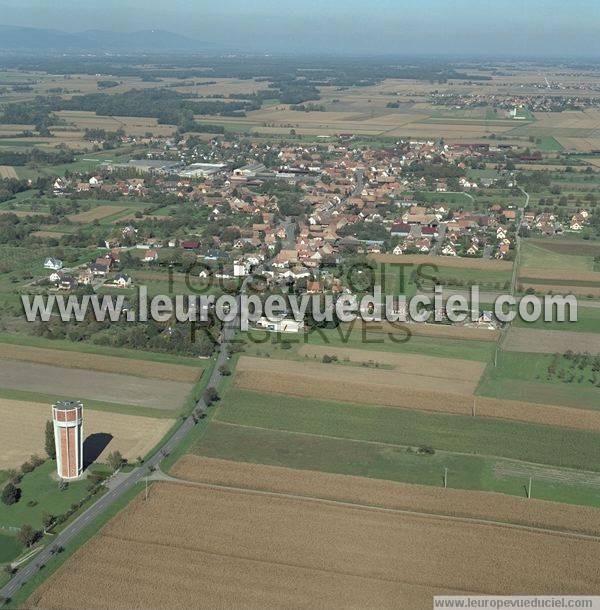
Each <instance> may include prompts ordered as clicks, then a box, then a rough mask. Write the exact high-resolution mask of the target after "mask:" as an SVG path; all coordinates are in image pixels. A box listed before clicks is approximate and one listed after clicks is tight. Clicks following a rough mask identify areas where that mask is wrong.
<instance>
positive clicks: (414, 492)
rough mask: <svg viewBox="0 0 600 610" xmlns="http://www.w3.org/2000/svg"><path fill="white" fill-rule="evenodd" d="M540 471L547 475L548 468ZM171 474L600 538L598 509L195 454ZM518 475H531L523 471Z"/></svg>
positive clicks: (206, 481) (188, 457) (599, 511)
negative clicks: (599, 535) (545, 472)
mask: <svg viewBox="0 0 600 610" xmlns="http://www.w3.org/2000/svg"><path fill="white" fill-rule="evenodd" d="M507 463H508V462H507ZM538 470H539V471H541V472H544V469H543V468H538ZM171 474H172V475H173V476H175V477H179V478H181V479H185V480H189V481H196V482H200V483H208V484H214V485H223V486H231V487H242V488H246V489H257V490H261V491H274V492H278V493H285V494H294V495H302V496H308V497H314V498H324V499H329V500H340V501H343V502H353V503H358V504H365V505H371V506H382V507H386V508H392V509H404V510H413V511H419V512H426V513H430V514H441V515H451V516H454V517H475V518H479V519H489V520H493V521H503V522H505V523H517V524H521V525H530V526H534V527H543V528H549V529H560V530H564V531H572V532H580V533H587V534H594V535H598V534H600V509H598V508H592V507H578V506H573V505H570V504H560V503H558V502H546V501H542V500H532V501H530V500H528V499H527V498H517V497H514V496H508V495H505V494H497V493H489V492H487V493H486V492H478V491H463V490H459V489H442V488H436V487H432V486H429V485H412V484H408V483H396V482H392V481H382V480H377V479H369V478H366V477H355V476H350V475H339V474H330V473H324V472H317V471H314V470H294V469H292V468H282V467H279V466H267V465H263V464H251V463H247V462H234V461H231V460H220V459H216V458H209V457H202V456H198V455H191V454H187V455H184V456H183V457H182V458H181V459H180V460H179V461H178V462H177V463H176V464H175V465H174V467H173V469H172V470H171ZM519 474H520V476H526V475H523V473H522V472H519ZM536 478H539V477H536Z"/></svg>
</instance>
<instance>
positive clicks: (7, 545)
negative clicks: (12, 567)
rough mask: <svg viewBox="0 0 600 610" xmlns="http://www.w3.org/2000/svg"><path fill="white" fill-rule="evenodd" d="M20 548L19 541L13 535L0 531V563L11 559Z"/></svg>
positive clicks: (17, 553)
mask: <svg viewBox="0 0 600 610" xmlns="http://www.w3.org/2000/svg"><path fill="white" fill-rule="evenodd" d="M22 550H23V547H22V546H21V543H20V542H19V541H18V540H17V539H16V538H15V537H14V536H9V535H8V534H3V533H2V532H0V564H3V563H8V562H9V561H12V560H13V559H15V557H18V556H19V554H20V553H21V551H22Z"/></svg>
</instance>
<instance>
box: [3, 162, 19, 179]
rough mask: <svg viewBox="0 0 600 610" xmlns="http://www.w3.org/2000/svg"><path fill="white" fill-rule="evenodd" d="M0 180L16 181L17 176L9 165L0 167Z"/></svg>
mask: <svg viewBox="0 0 600 610" xmlns="http://www.w3.org/2000/svg"><path fill="white" fill-rule="evenodd" d="M0 178H3V179H6V178H14V179H18V178H19V176H18V174H17V172H16V171H15V168H14V167H12V166H10V165H0Z"/></svg>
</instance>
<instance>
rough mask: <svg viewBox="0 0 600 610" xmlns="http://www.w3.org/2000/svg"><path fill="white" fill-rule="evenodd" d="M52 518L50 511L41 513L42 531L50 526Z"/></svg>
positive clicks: (52, 521)
mask: <svg viewBox="0 0 600 610" xmlns="http://www.w3.org/2000/svg"><path fill="white" fill-rule="evenodd" d="M54 519H55V517H54V515H51V514H50V513H44V514H43V515H42V526H43V527H44V531H46V530H48V529H49V528H50V527H51V526H52V524H53V523H54Z"/></svg>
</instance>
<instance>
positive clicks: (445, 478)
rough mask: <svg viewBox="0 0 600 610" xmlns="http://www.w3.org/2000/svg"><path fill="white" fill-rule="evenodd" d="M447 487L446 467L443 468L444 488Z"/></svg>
mask: <svg viewBox="0 0 600 610" xmlns="http://www.w3.org/2000/svg"><path fill="white" fill-rule="evenodd" d="M447 488H448V469H447V468H444V489H447Z"/></svg>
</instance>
